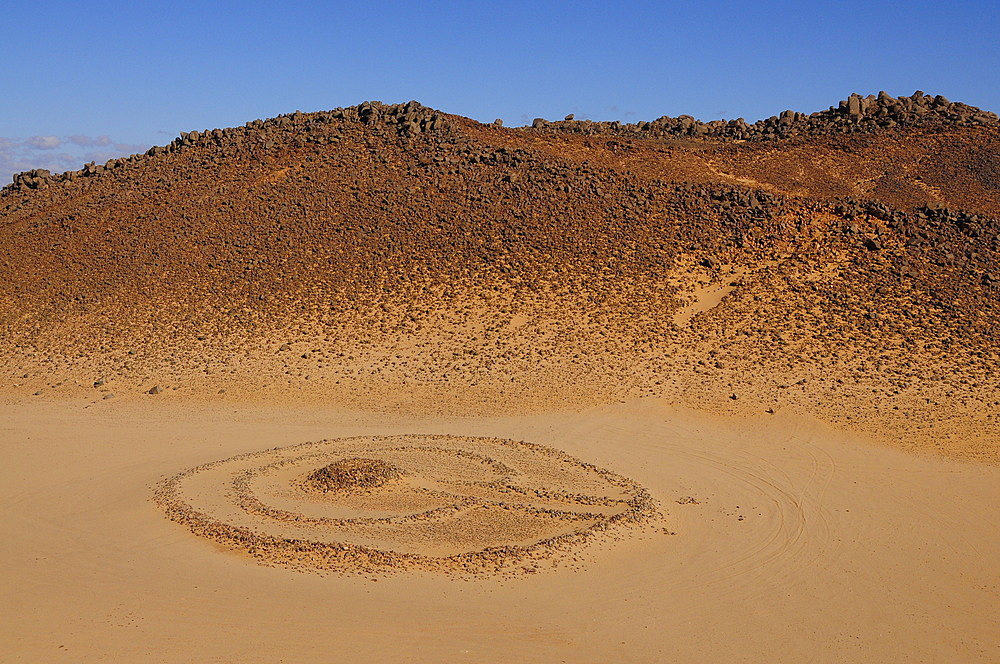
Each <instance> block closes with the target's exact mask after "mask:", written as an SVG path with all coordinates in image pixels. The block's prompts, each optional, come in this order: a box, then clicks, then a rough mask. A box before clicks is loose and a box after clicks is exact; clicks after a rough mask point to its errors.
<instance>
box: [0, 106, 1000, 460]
mask: <svg viewBox="0 0 1000 664" xmlns="http://www.w3.org/2000/svg"><path fill="white" fill-rule="evenodd" d="M998 218H1000V125H998V122H997V118H996V116H995V115H993V114H991V113H987V112H985V111H980V110H979V109H975V108H972V107H969V106H965V105H963V104H957V103H952V102H949V101H948V100H946V99H944V98H943V97H931V96H929V95H924V94H923V93H917V94H915V95H913V96H911V97H904V98H899V99H895V98H892V97H889V96H888V95H885V94H884V93H883V94H880V95H878V96H868V97H861V96H858V95H852V96H851V97H850V98H848V99H847V100H845V101H844V102H842V103H841V104H840V105H839V106H838V107H832V108H831V109H829V110H828V111H823V112H820V113H814V114H812V115H803V114H800V113H793V112H785V113H782V114H781V115H780V116H777V117H775V118H770V119H768V120H763V121H761V122H757V123H755V124H753V125H748V124H746V123H744V122H741V121H733V122H722V121H716V122H708V123H700V122H697V121H695V120H693V118H688V117H686V116H682V117H681V118H677V119H671V118H661V119H660V120H656V121H653V122H649V123H639V124H635V125H623V124H619V123H595V122H578V121H575V120H572V119H567V120H564V121H561V122H554V123H549V122H545V121H536V122H535V123H534V124H533V127H530V128H520V129H507V128H504V127H502V126H499V125H498V124H497V123H494V124H491V125H483V124H479V123H477V122H475V121H472V120H469V119H467V118H462V117H457V116H453V115H447V114H445V113H442V112H439V111H435V110H433V109H428V108H425V107H423V106H421V105H419V104H417V103H415V102H410V103H408V104H400V105H384V104H380V103H378V102H366V103H364V104H361V105H359V106H356V107H351V108H346V109H336V110H333V111H329V112H321V113H293V114H290V115H285V116H281V117H278V118H273V119H270V120H256V121H253V122H250V123H247V125H245V126H243V127H237V128H229V129H213V130H208V131H195V132H190V133H185V134H182V135H181V136H180V137H178V138H177V139H176V140H174V141H173V142H172V143H170V144H169V145H167V146H164V147H155V148H152V149H151V150H150V151H149V152H148V153H147V154H145V155H136V156H132V157H128V158H125V159H118V160H112V161H110V162H108V163H107V164H104V165H96V164H89V165H87V166H85V167H84V168H83V169H82V170H80V171H73V172H68V173H63V174H51V173H46V172H43V171H33V172H29V173H24V174H19V175H18V176H15V180H14V182H13V183H12V184H11V185H9V186H8V187H6V188H5V189H3V191H2V193H0V284H3V285H2V287H0V349H2V353H0V383H2V386H0V391H2V393H3V394H5V395H6V398H12V399H20V398H55V397H58V396H60V395H65V396H72V395H86V396H88V397H90V398H92V399H93V400H95V401H99V400H101V399H102V398H104V397H107V398H108V399H110V398H111V396H109V395H114V398H139V395H141V398H182V397H183V396H184V395H188V397H189V398H199V399H204V398H212V399H232V398H242V399H253V398H268V399H282V398H288V399H324V400H336V401H340V402H343V403H345V404H353V405H362V406H363V405H366V404H371V403H372V401H373V400H377V401H378V402H379V403H380V404H382V405H385V404H395V405H397V406H398V407H400V408H404V409H415V410H427V409H432V410H440V411H446V412H455V413H461V412H469V411H472V410H475V411H491V412H493V411H504V410H512V409H517V410H523V409H525V408H532V407H539V406H542V405H553V404H555V405H563V406H571V405H581V404H590V403H600V402H602V401H607V400H609V399H627V398H634V397H646V396H657V397H662V398H667V399H671V400H678V401H683V402H686V403H692V404H696V405H699V406H700V407H704V408H711V409H722V410H735V411H737V412H742V413H749V414H754V413H759V414H762V415H763V414H766V413H768V412H773V411H775V410H777V409H780V408H782V407H789V408H795V409H798V410H802V411H804V412H808V413H812V414H814V415H816V416H818V417H821V418H823V419H825V420H827V421H830V422H833V423H836V424H839V425H843V426H850V427H853V428H856V429H859V430H864V431H872V432H875V431H877V432H879V434H878V436H877V437H881V438H883V439H886V440H890V441H894V442H895V443H896V444H903V445H905V446H909V447H914V446H919V447H926V448H933V449H940V450H942V451H944V452H947V453H949V454H954V455H958V456H975V457H979V458H986V459H996V458H997V457H996V455H997V451H998V449H1000V446H998V441H997V440H996V435H995V433H993V431H994V429H995V419H996V417H997V414H998V413H1000V409H998V406H1000V402H998V401H997V399H998V397H997V390H998V388H1000V385H998V378H997V373H996V366H998V365H997V362H998V361H1000V346H998V334H1000V327H998V323H997V321H998V320H1000V317H998V313H1000V310H998V309H1000V305H998V299H1000V298H998V296H1000V263H998V251H1000V223H998V221H997V220H998ZM153 388H158V389H157V390H153V391H154V394H147V393H148V392H150V391H151V390H152V389H153Z"/></svg>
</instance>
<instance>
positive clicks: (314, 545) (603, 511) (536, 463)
mask: <svg viewBox="0 0 1000 664" xmlns="http://www.w3.org/2000/svg"><path fill="white" fill-rule="evenodd" d="M154 500H155V501H156V502H157V504H159V505H160V506H161V507H162V508H163V509H164V510H165V511H166V513H167V515H168V516H169V517H170V518H171V519H173V520H174V521H177V522H179V523H182V524H184V525H186V526H187V527H188V528H190V529H191V531H192V532H194V533H195V534H197V535H199V536H202V537H206V538H209V539H212V540H214V541H216V542H219V543H221V544H224V545H226V546H229V547H231V548H233V549H237V550H243V551H246V552H247V553H249V554H251V555H252V556H254V557H255V558H257V559H259V560H260V561H262V562H264V563H268V564H277V565H285V566H290V567H295V568H299V569H306V570H309V569H312V570H333V571H340V572H358V573H370V572H373V571H390V570H403V569H424V570H433V571H441V572H450V573H461V574H477V575H478V574H492V573H503V572H516V571H518V570H521V569H526V568H528V569H533V567H529V565H533V564H535V563H537V562H538V561H541V560H551V561H558V559H559V558H560V557H561V556H563V555H565V554H567V553H569V552H570V551H572V550H573V549H574V548H575V547H576V546H577V545H579V544H581V543H582V542H584V541H586V540H588V539H590V538H592V537H594V536H596V535H599V534H602V533H608V532H609V530H610V527H611V526H619V525H629V524H632V525H634V524H637V523H640V522H642V521H645V520H647V519H648V518H650V517H652V516H653V515H655V514H656V510H655V508H654V506H653V501H652V499H651V498H650V496H649V494H648V493H647V491H646V490H645V489H643V488H642V487H641V486H639V485H638V484H636V483H635V482H633V481H631V480H629V479H627V478H625V477H622V476H621V475H618V474H616V473H613V472H611V471H608V470H604V469H602V468H598V467H596V466H593V465H591V464H588V463H585V462H583V461H580V460H578V459H575V458H573V457H571V456H569V455H567V454H565V453H562V452H560V451H557V450H553V449H550V448H547V447H543V446H541V445H537V444H533V443H528V442H524V441H514V440H506V439H500V438H472V437H462V436H450V435H425V434H419V435H403V436H363V437H356V438H341V439H333V440H324V441H319V442H310V443H304V444H300V445H295V446H291V447H283V448H275V449H272V450H267V451H263V452H255V453H248V454H243V455H239V456H235V457H232V458H229V459H224V460H221V461H215V462H212V463H208V464H205V465H202V466H197V467H195V468H191V469H189V470H185V471H183V472H181V473H179V474H177V475H175V476H173V477H170V478H168V479H166V480H164V481H163V482H162V483H161V484H160V485H159V487H158V488H157V490H156V493H155V496H154Z"/></svg>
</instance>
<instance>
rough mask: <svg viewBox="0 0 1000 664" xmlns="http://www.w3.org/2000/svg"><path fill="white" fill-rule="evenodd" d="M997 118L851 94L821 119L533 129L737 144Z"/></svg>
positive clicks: (936, 100)
mask: <svg viewBox="0 0 1000 664" xmlns="http://www.w3.org/2000/svg"><path fill="white" fill-rule="evenodd" d="M998 124H1000V120H998V118H997V115H996V114H995V113H992V112H989V111H984V110H981V109H978V108H976V107H974V106H968V105H966V104H962V103H958V102H951V101H949V100H948V99H946V98H945V97H942V96H941V95H937V96H932V95H928V94H924V93H923V92H922V91H920V90H918V91H916V92H914V93H913V94H912V95H910V96H909V97H898V98H897V97H893V96H891V95H889V94H888V93H886V92H884V91H883V92H880V93H879V94H878V95H868V96H866V97H863V96H861V95H859V94H852V95H851V96H850V97H848V98H847V99H845V100H843V101H841V102H840V104H839V105H838V106H836V107H833V106H831V107H830V108H829V109H828V110H825V111H819V112H817V113H811V114H808V115H807V114H805V113H800V112H797V111H791V110H787V111H782V112H781V113H780V114H779V115H775V116H772V117H770V118H767V119H764V120H759V121H757V122H755V123H753V124H748V123H747V122H746V121H745V120H744V119H743V118H737V119H735V120H711V121H709V122H702V121H700V120H697V119H695V118H693V117H691V116H690V115H681V116H680V117H676V118H672V117H669V116H663V117H661V118H658V119H656V120H653V121H650V122H637V123H630V124H626V123H621V122H591V121H589V120H575V119H573V118H572V117H571V116H568V117H567V119H565V120H563V121H560V122H548V121H546V120H544V119H541V118H538V119H536V120H535V121H534V122H533V123H532V128H534V129H545V130H554V131H563V132H571V133H580V134H587V135H600V134H608V135H620V136H636V137H643V138H663V137H690V138H713V139H723V140H737V141H768V140H777V139H783V138H791V137H794V136H823V135H831V134H862V133H869V134H870V133H877V132H882V131H887V130H891V129H896V128H905V127H933V126H939V127H940V126H951V127H954V126H958V127H967V126H997V125H998Z"/></svg>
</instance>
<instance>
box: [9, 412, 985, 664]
mask: <svg viewBox="0 0 1000 664" xmlns="http://www.w3.org/2000/svg"><path fill="white" fill-rule="evenodd" d="M0 413H2V417H0V440H2V441H3V454H4V459H5V461H4V463H3V464H0V504H2V505H3V509H2V511H0V530H2V532H3V533H4V534H5V537H4V538H3V540H2V543H0V570H2V571H0V602H2V605H0V611H2V613H3V615H4V619H3V620H2V621H0V642H2V643H3V644H5V645H4V653H3V657H2V659H3V660H4V661H9V662H43V661H44V662H59V661H67V662H87V661H129V662H143V661H149V662H191V661H199V662H256V661H261V662H280V661H287V662H296V661H306V660H313V661H345V662H348V661H358V662H361V661H390V660H397V661H416V662H419V661H428V662H440V661H449V662H463V661H468V662H500V661H504V662H560V661H565V662H575V663H576V662H607V661H627V662H662V661H683V662H722V661H725V662H765V661H766V662H786V661H787V662H803V661H810V662H921V661H923V662H943V661H953V662H996V661H1000V633H998V632H997V629H996V616H997V615H1000V574H998V571H1000V570H998V566H997V559H996V552H997V551H998V550H1000V523H998V522H997V520H996V518H995V517H996V505H997V504H1000V503H998V501H1000V467H997V466H996V465H977V464H971V463H963V462H957V461H952V460H947V459H943V458H940V457H936V456H918V455H913V454H908V453H904V452H901V451H898V450H893V449H887V448H885V447H880V446H877V445H875V444H873V443H870V442H867V441H864V440H857V439H850V438H848V437H847V434H843V433H840V432H836V431H833V430H831V429H829V428H827V427H826V426H825V425H823V424H821V423H819V422H817V421H816V420H812V419H809V418H806V417H802V416H798V415H795V414H794V413H792V412H790V411H787V410H782V411H781V412H779V413H777V414H775V415H764V414H762V415H761V416H759V417H756V418H748V419H739V418H735V417H722V416H718V415H706V414H702V413H696V412H693V411H689V410H684V409H680V408H678V407H676V406H672V405H670V404H668V403H666V402H664V401H661V400H655V399H644V400H636V401H629V402H624V403H617V404H613V405H608V406H601V407H596V408H590V409H587V410H584V411H580V412H574V411H558V412H548V413H543V414H531V415H524V416H505V417H497V418H474V419H473V418H459V417H449V418H443V417H411V416H400V415H393V414H386V413H377V412H350V411H344V410H338V409H336V408H334V407H322V406H315V405H311V406H308V407H300V408H288V407H285V406H280V407H279V406H277V405H266V404H259V403H233V404H225V403H215V404H211V405H207V404H198V403H196V402H193V401H181V400H179V399H177V398H171V399H142V400H135V401H129V400H127V399H115V400H110V401H98V402H97V403H93V402H92V401H91V400H82V399H81V400H74V399H67V400H51V401H33V402H31V403H26V402H23V401H21V402H17V401H10V402H7V403H3V404H0ZM413 433H426V434H452V435H459V436H477V437H498V438H506V439H515V440H521V439H523V440H527V441H530V442H534V443H539V444H542V445H545V446H548V447H552V448H555V449H557V450H560V451H563V452H566V453H568V454H571V455H573V456H575V457H578V458H580V459H583V460H585V461H587V462H590V463H593V464H596V465H598V466H601V467H604V468H607V469H609V470H612V471H614V472H616V473H620V474H622V475H624V476H626V477H629V478H632V479H633V480H635V481H636V482H638V483H639V484H640V485H642V486H644V487H646V488H647V489H648V490H649V492H650V493H651V494H652V496H653V498H654V499H655V500H656V501H657V503H658V506H659V508H660V510H661V512H662V513H663V521H662V522H661V523H659V524H657V526H656V527H646V528H640V529H636V530H634V531H630V532H629V533H626V534H623V535H619V536H617V537H616V538H609V539H605V540H601V541H598V542H596V543H590V544H588V545H586V546H584V547H583V548H582V549H580V550H579V551H577V552H575V557H576V560H571V561H569V563H566V564H560V565H558V566H556V567H554V568H551V569H548V568H546V569H543V570H542V571H541V572H540V573H535V574H521V575H517V576H498V577H466V578H460V577H455V576H448V575H442V574H440V573H434V572H421V571H411V572H405V573H397V574H375V575H371V574H369V575H349V574H348V575H344V574H338V573H328V574H318V573H315V572H299V571H293V570H290V569H287V568H283V567H273V566H265V565H262V564H260V563H258V562H257V561H256V560H254V559H253V558H251V557H250V556H247V555H243V554H240V553H237V552H234V551H231V550H227V549H224V548H223V547H221V546H219V545H218V544H216V543H214V542H212V541H209V540H206V539H203V538H200V537H196V536H194V535H193V534H192V533H191V532H189V530H188V529H186V528H185V527H184V526H182V525H180V524H177V523H174V522H172V521H170V520H168V519H167V518H165V517H164V515H163V513H162V511H161V510H160V509H159V508H158V506H157V505H155V504H154V503H153V501H152V499H151V498H152V495H153V491H154V488H155V486H156V485H157V483H158V482H160V481H162V480H163V479H164V478H165V477H168V476H171V475H173V474H175V473H178V472H180V471H182V470H184V469H185V468H189V467H192V466H196V465H198V464H202V463H206V462H210V461H214V460H218V459H224V458H228V457H231V456H233V455H237V454H242V453H245V452H253V451H257V450H264V449H267V448H272V447H275V446H284V445H294V444H298V443H303V442H306V441H312V440H319V439H328V438H336V437H344V436H361V435H397V434H413Z"/></svg>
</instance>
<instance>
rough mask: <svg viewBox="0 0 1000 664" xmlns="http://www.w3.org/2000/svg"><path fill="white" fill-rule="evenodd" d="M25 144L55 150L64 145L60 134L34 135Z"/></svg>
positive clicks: (40, 148)
mask: <svg viewBox="0 0 1000 664" xmlns="http://www.w3.org/2000/svg"><path fill="white" fill-rule="evenodd" d="M24 144H25V145H30V146H31V147H33V148H37V149H39V150H54V149H56V148H57V147H59V146H60V145H62V140H60V138H59V137H58V136H32V137H31V138H29V139H28V140H26V141H25V142H24Z"/></svg>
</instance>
